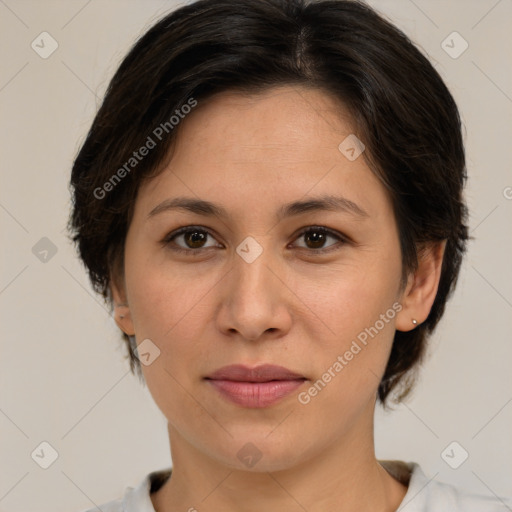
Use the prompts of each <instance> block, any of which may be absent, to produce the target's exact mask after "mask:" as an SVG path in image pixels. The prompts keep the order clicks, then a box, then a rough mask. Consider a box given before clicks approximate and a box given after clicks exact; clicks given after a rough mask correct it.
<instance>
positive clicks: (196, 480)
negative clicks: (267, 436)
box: [151, 415, 407, 512]
mask: <svg viewBox="0 0 512 512" xmlns="http://www.w3.org/2000/svg"><path fill="white" fill-rule="evenodd" d="M366 427H367V428H364V426H362V425H360V424H358V425H357V428H354V429H352V431H351V432H348V433H347V434H346V435H344V436H342V438H341V439H338V440H337V441H336V442H335V443H331V444H329V445H326V446H324V447H323V449H322V450H321V451H317V452H315V455H314V456H312V457H309V458H304V459H303V460H302V461H301V463H299V464H296V465H294V466H293V467H290V468H288V469H285V470H280V471H272V472H269V471H259V472H258V471H250V470H247V471H244V470H239V469H233V468H230V467H227V466H226V465H224V464H222V463H220V462H219V461H218V460H216V459H214V458H212V457H209V456H207V455H206V454H204V453H203V452H200V451H198V450H197V449H196V448H195V447H194V446H193V445H191V444H190V443H188V442H187V440H186V439H184V438H183V437H182V436H181V435H180V433H179V432H178V431H176V430H175V429H174V428H173V427H171V426H170V425H169V439H170V444H171V447H172V460H173V471H172V476H171V478H170V479H169V480H168V481H167V482H166V483H165V484H164V485H163V486H162V487H161V488H160V489H159V491H158V492H156V493H154V494H152V495H151V499H152V501H153V505H154V508H155V510H156V512H175V511H183V510H192V511H193V510H194V509H197V510H208V512H221V511H222V512H228V511H237V512H257V511H261V510H265V511H266V512H274V511H276V512H277V511H281V512H282V511H290V512H291V511H300V510H307V511H308V512H320V511H325V510H336V511H337V512H356V511H357V512H366V511H368V512H369V511H372V512H394V511H396V509H397V508H398V506H399V505H400V503H401V501H402V500H403V497H404V496H405V493H406V491H407V488H406V487H405V486H404V485H403V484H401V483H400V482H398V481H397V480H395V479H394V478H393V477H392V476H391V475H389V473H387V471H386V470H385V469H384V468H383V467H382V466H381V465H380V464H379V463H378V461H377V460H376V458H375V452H374V443H373V415H372V416H371V421H370V423H369V424H368V425H366ZM368 434H369V435H368ZM256 467H257V466H256Z"/></svg>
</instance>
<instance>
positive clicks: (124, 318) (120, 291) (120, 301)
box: [110, 277, 135, 336]
mask: <svg viewBox="0 0 512 512" xmlns="http://www.w3.org/2000/svg"><path fill="white" fill-rule="evenodd" d="M125 288H126V287H125V284H124V283H122V284H121V285H119V284H117V280H116V279H115V278H112V277H111V279H110V291H111V293H112V298H113V300H114V320H115V322H116V324H117V326H118V327H119V329H121V330H122V331H123V332H124V333H125V334H128V336H134V335H135V330H134V328H133V320H132V316H131V312H130V306H129V304H128V301H127V299H126V291H125Z"/></svg>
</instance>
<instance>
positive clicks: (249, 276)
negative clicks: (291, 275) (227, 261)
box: [221, 237, 289, 339]
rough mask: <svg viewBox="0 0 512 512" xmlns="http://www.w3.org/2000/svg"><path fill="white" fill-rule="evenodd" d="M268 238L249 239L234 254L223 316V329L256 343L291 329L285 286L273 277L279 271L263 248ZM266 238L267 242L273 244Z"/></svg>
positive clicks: (275, 263)
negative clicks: (273, 331)
mask: <svg viewBox="0 0 512 512" xmlns="http://www.w3.org/2000/svg"><path fill="white" fill-rule="evenodd" d="M264 238H265V237H260V238H259V240H258V241H256V239H255V238H252V237H248V238H247V239H244V241H243V242H242V243H241V244H239V246H238V247H237V248H236V254H234V263H233V265H234V266H233V268H232V272H230V273H229V276H230V277H229V281H228V284H227V286H228V288H227V289H226V293H225V295H224V304H223V308H222V309H223V310H224V314H223V315H221V318H222V319H223V320H222V323H223V324H224V325H223V328H224V329H228V330H233V329H235V330H237V331H238V332H239V333H240V334H241V335H242V336H243V337H244V338H246V339H257V338H258V337H260V336H261V335H262V334H263V333H264V332H265V331H267V330H270V329H278V330H283V329H286V328H287V327H289V326H288V321H287V320H286V318H287V317H288V316H289V315H288V314H286V311H285V310H286V308H285V307H283V306H284V305H283V304H282V301H283V294H282V291H283V290H280V289H279V288H282V287H283V284H282V283H281V282H280V280H279V279H277V277H276V276H275V275H274V274H275V272H276V270H273V271H272V270H271V269H273V268H274V267H275V268H278V267H279V265H278V263H277V261H274V258H273V252H272V250H271V249H270V248H268V247H264V245H265V243H264V242H265V241H264ZM270 238H271V237H267V238H266V240H270Z"/></svg>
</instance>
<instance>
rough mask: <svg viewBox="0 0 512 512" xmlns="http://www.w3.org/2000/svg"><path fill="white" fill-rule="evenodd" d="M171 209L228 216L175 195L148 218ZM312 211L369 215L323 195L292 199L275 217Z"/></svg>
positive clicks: (221, 210)
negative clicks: (300, 199)
mask: <svg viewBox="0 0 512 512" xmlns="http://www.w3.org/2000/svg"><path fill="white" fill-rule="evenodd" d="M171 210H185V211H189V212H192V213H195V214H198V215H204V216H207V217H218V218H220V219H227V218H229V214H228V212H227V210H226V209H224V208H223V207H222V206H220V205H218V204H215V203H212V202H210V201H205V200H203V199H196V198H193V197H175V198H173V199H166V200H165V201H163V202H161V203H160V204H158V205H157V206H155V207H154V208H153V209H152V210H151V211H150V212H149V214H148V219H151V218H153V217H155V215H158V214H159V213H162V212H168V211H171ZM314 211H333V212H342V213H349V214H351V215H353V216H355V217H357V218H361V219H362V218H367V217H369V215H368V213H367V212H366V211H365V210H363V208H361V207H360V206H358V205H357V204H356V203H354V202H353V201H350V200H349V199H347V198H345V197H340V196H332V195H323V196H319V197H314V198H311V199H307V200H303V201H293V202H291V203H287V204H284V205H283V206H281V207H280V208H279V209H278V211H277V212H276V218H277V220H278V221H279V220H282V219H284V218H286V217H293V216H297V215H301V214H303V213H307V212H314Z"/></svg>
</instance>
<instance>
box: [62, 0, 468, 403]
mask: <svg viewBox="0 0 512 512" xmlns="http://www.w3.org/2000/svg"><path fill="white" fill-rule="evenodd" d="M281 85H301V86H307V87H314V88H318V89H322V90H324V91H326V92H328V93H329V94H332V95H334V96H335V97H336V98H338V99H339V100H340V101H341V102H342V104H344V105H345V106H346V107H347V108H348V109H349V111H350V112H351V114H352V116H353V119H354V122H355V127H354V133H356V134H357V136H358V138H360V139H361V140H362V141H363V142H364V144H365V146H366V150H365V152H364V158H365V159H366V161H367V162H368V165H369V166H370V168H371V169H372V171H373V172H374V173H375V174H376V175H377V176H378V177H379V178H380V179H381V181H382V183H383V184H384V185H385V186H386V188H387V189H388V191H389V193H390V196H391V198H392V202H393V209H394V213H395V218H396V222H397V226H398V230H399V238H400V247H401V254H402V270H403V272H402V274H403V275H402V286H403V285H404V284H405V282H406V279H407V275H408V274H409V273H410V272H412V271H414V270H415V269H416V268H417V265H418V254H419V250H420V249H421V247H422V246H423V245H424V244H425V243H429V242H434V241H442V240H446V241H447V242H446V249H445V255H444V259H443V265H442V271H441V276H440V282H439V287H438V291H437V295H436V298H435V301H434V303H433V306H432V308H431V311H430V314H429V316H428V318H427V319H426V320H425V322H423V323H422V324H421V325H419V326H418V327H416V328H415V329H414V330H412V331H409V332H401V331H396V332H395V337H394V341H393V347H392V351H391V355H390V358H389V361H388V364H387V367H386V370H385V373H384V376H383V379H382V381H381V383H380V385H379V389H378V398H379V400H380V401H381V403H382V404H383V405H386V399H387V397H388V395H389V393H390V392H391V391H392V390H393V389H394V388H397V390H400V391H401V393H400V394H397V397H396V399H395V401H396V402H398V401H400V400H401V399H403V398H404V397H405V396H406V395H407V393H408V392H409V391H410V389H411V387H412V384H413V382H414V378H413V377H414V375H415V372H412V371H411V370H412V369H413V368H415V367H417V366H418V363H419V362H420V361H421V360H422V357H423V356H424V353H425V346H426V341H427V339H428V337H429V335H430V334H431V333H432V331H433V330H434V328H435V326H436V325H437V323H438V322H439V320H440V318H441V317H442V315H443V313H444V310H445V305H446V301H447V299H448V298H449V296H450V295H451V293H452V292H453V289H454V288H455V285H456V282H457V277H458V274H459V270H460V265H461V261H462V257H463V254H464V252H465V250H466V241H467V240H468V238H469V237H468V228H467V226H466V220H467V207H466V205H465V203H464V200H463V188H464V185H465V181H466V179H467V176H466V167H465V155H464V145H463V140H462V133H461V121H460V117H459V112H458V109H457V106H456V104H455V101H454V99H453V97H452V95H451V94H450V92H449V91H448V89H447V87H446V85H445V84H444V82H443V80H442V79H441V77H440V75H439V74H438V73H437V71H436V70H435V69H434V67H433V66H432V65H431V64H430V62H429V60H428V59H427V58H426V57H425V56H424V55H423V54H422V53H421V52H420V51H419V50H418V49H417V48H416V47H415V45H414V44H413V43H412V42H411V41H410V40H409V39H408V37H407V36H406V35H405V34H404V33H403V32H401V31H400V30H399V29H398V28H396V27H395V26H394V25H392V24H391V23H390V22H388V21H387V20H386V19H384V17H383V16H381V15H379V14H378V13H377V12H376V11H375V10H373V9H372V8H370V7H369V6H368V5H366V4H365V3H363V2H360V1H355V0H324V1H316V2H309V1H307V0H260V1H257V2H255V1H254V0H199V1H196V2H194V3H192V4H189V5H186V6H183V7H181V8H179V9H177V10H175V11H173V12H171V13H170V14H168V15H167V16H165V17H164V18H163V19H161V20H160V21H158V22H157V23H156V24H155V25H154V26H152V27H151V28H150V29H149V30H148V31H147V32H146V33H145V34H144V35H143V36H142V37H141V38H140V39H139V40H138V41H137V42H136V44H135V45H134V46H133V48H132V49H131V50H130V52H129V53H128V54H127V56H126V57H125V58H124V60H123V61H122V63H121V64H120V66H119V68H118V70H117V72H116V73H115V76H114V77H113V79H112V81H111V82H110V85H109V87H108V90H107V93H106V95H105V98H104V100H103V103H102V105H101V107H100V109H99V111H98V113H97V115H96V117H95V119H94V122H93V123H92V126H91V128H90V131H89V133H88V135H87V138H86V140H85V142H84V143H83V145H82V147H81V149H80V151H79V153H78V155H77V157H76V159H75V161H74V165H73V169H72V173H71V183H70V188H71V190H72V195H73V210H72V213H71V216H70V219H69V230H70V232H71V239H72V240H73V242H75V243H76V244H77V248H78V251H79V255H80V257H81V259H82V260H83V262H84V264H85V266H86V268H87V271H88V274H89V277H90V280H91V282H92V285H93V287H94V289H95V290H96V291H97V292H98V293H100V294H101V295H102V296H103V297H104V298H105V300H106V302H107V303H108V304H109V305H110V308H111V309H112V307H113V304H112V295H111V291H110V284H111V279H114V280H115V281H116V282H117V280H118V279H119V280H121V279H122V278H123V275H124V243H125V238H126V233H127V230H128V227H129V225H130V222H131V218H132V214H133V206H134V203H135V199H136V195H137V191H138V189H139V188H140V185H141V183H142V182H143V180H146V179H149V178H150V177H153V176H155V175H156V174H157V173H158V172H161V170H162V166H161V164H162V162H163V161H164V158H165V157H166V155H168V152H169V148H170V147H171V145H172V143H173V141H174V140H175V139H176V135H177V133H178V131H179V125H178V126H176V129H172V127H171V128H169V129H166V130H165V134H164V130H161V132H162V135H165V136H162V138H161V142H160V141H159V143H158V144H157V145H156V147H154V148H153V149H151V151H149V153H148V154H147V156H145V157H144V158H143V159H141V160H140V161H137V162H136V165H134V166H132V167H133V169H129V170H128V171H129V172H121V169H122V168H123V166H125V165H126V162H128V161H129V159H130V158H131V157H132V155H133V152H134V151H135V150H137V149H138V148H140V147H142V146H143V145H144V144H145V142H146V141H147V140H148V139H147V138H148V136H149V135H150V134H152V133H154V131H155V128H156V127H158V126H167V127H169V125H170V122H169V120H170V119H171V117H172V116H173V115H178V114H179V112H181V109H182V108H183V106H184V105H186V104H187V102H190V99H191V98H194V101H198V102H204V101H206V100H207V98H208V97H209V96H211V95H213V94H215V93H218V92H222V91H227V90H239V91H244V92H248V93H257V92H259V91H263V90H266V89H268V88H271V87H275V86H281ZM185 122H186V121H185ZM165 123H167V125H165ZM158 133H160V132H158ZM124 168H125V171H126V170H127V169H126V167H124ZM116 173H117V177H118V178H120V175H122V182H120V183H118V181H116V182H115V183H113V182H112V178H113V177H114V175H115V174H116ZM119 181H120V180H119ZM107 183H110V186H105V185H106V184H107ZM107 189H108V190H107ZM99 190H101V191H102V192H98V191H99ZM107 192H108V193H107ZM98 196H101V197H98ZM119 282H120V281H119ZM123 337H124V339H125V341H126V342H127V347H128V354H129V358H130V367H131V370H132V372H134V371H135V370H136V371H137V373H138V374H139V377H140V376H141V369H140V362H139V360H138V359H137V357H136V356H135V354H134V351H133V347H131V346H130V343H129V337H128V336H127V335H126V334H123ZM398 384H401V385H400V386H398ZM397 386H398V387H397Z"/></svg>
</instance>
